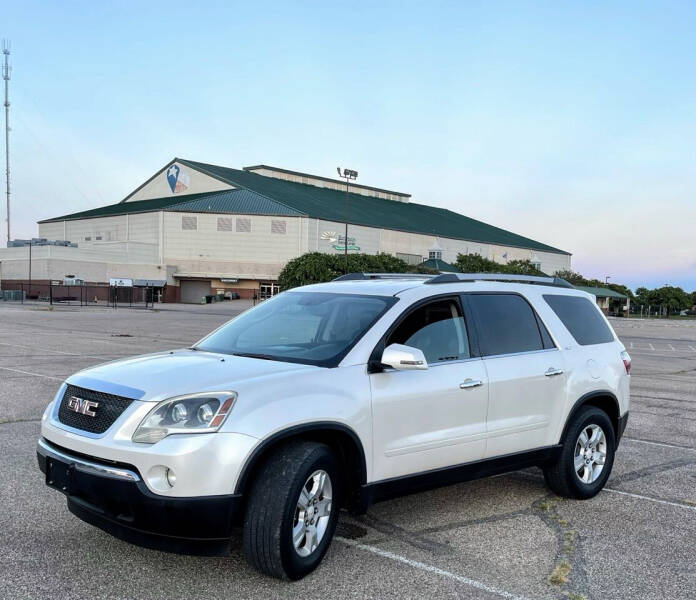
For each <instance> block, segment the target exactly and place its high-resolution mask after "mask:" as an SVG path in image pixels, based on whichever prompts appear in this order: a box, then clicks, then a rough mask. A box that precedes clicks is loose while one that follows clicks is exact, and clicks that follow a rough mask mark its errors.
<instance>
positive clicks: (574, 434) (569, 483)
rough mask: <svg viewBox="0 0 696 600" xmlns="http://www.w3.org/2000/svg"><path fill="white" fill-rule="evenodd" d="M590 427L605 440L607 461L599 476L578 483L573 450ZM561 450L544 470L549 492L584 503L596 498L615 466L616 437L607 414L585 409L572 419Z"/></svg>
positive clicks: (579, 480)
mask: <svg viewBox="0 0 696 600" xmlns="http://www.w3.org/2000/svg"><path fill="white" fill-rule="evenodd" d="M592 425H598V426H599V427H601V429H602V431H603V432H604V435H605V439H606V458H605V461H604V467H603V468H602V471H601V473H600V474H599V477H598V478H597V479H596V480H595V481H593V482H592V483H585V482H583V481H581V479H580V477H579V476H578V474H577V473H576V471H575V466H574V461H575V447H576V444H577V443H578V438H579V437H580V434H581V432H582V431H584V430H586V429H587V428H588V427H590V426H592ZM561 443H562V444H563V448H562V449H561V452H560V454H559V456H558V459H557V460H556V462H555V463H553V464H551V465H548V466H547V467H545V468H544V479H545V480H546V484H547V485H548V486H549V487H550V488H551V490H552V491H553V492H554V493H556V494H558V495H559V496H564V497H565V498H577V499H580V500H584V499H587V498H592V497H593V496H596V495H597V494H598V493H599V492H600V491H601V490H602V488H603V487H604V484H606V482H607V479H609V475H610V474H611V468H612V466H613V465H614V452H615V450H616V434H615V432H614V426H613V425H612V423H611V419H609V416H608V415H607V413H605V412H604V411H603V410H601V409H600V408H597V407H595V406H584V407H582V408H581V409H580V410H578V412H577V413H576V414H575V415H574V416H573V418H572V421H571V422H570V423H569V425H568V428H567V430H566V435H565V438H564V439H563V440H561Z"/></svg>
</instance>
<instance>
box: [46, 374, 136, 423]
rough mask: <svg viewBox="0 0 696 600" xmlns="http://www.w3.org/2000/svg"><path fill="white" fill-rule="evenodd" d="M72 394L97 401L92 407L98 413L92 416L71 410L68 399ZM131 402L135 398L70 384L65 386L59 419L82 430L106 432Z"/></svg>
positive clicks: (59, 408) (59, 409)
mask: <svg viewBox="0 0 696 600" xmlns="http://www.w3.org/2000/svg"><path fill="white" fill-rule="evenodd" d="M71 396H76V397H77V398H83V399H85V400H91V401H92V402H97V403H98V405H97V406H96V407H94V408H93V409H92V411H93V412H95V413H96V415H95V416H94V417H91V416H89V415H83V414H82V413H78V412H75V411H72V410H69V409H68V400H69V398H70V397H71ZM131 402H133V400H132V399H130V398H123V397H122V396H114V395H113V394H105V393H103V392H95V391H93V390H86V389H84V388H81V387H77V386H75V385H68V386H67V387H66V388H65V393H64V394H63V398H62V399H61V401H60V406H59V407H58V420H59V421H60V422H61V423H63V424H64V425H69V426H70V427H74V428H75V429H81V430H82V431H89V432H90V433H104V432H105V431H106V430H107V429H108V428H109V427H111V426H112V425H113V424H114V421H116V419H118V418H119V417H120V416H121V413H123V411H124V410H126V408H128V406H130V403H131Z"/></svg>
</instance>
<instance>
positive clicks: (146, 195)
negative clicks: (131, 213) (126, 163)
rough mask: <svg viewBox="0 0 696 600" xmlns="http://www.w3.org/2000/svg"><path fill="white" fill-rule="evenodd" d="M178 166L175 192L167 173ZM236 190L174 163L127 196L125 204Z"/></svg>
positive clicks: (217, 180)
mask: <svg viewBox="0 0 696 600" xmlns="http://www.w3.org/2000/svg"><path fill="white" fill-rule="evenodd" d="M174 165H176V166H177V167H178V168H179V177H178V181H177V185H176V187H175V190H174V191H172V188H171V186H170V185H169V181H168V179H167V172H168V171H169V169H170V168H171V167H172V166H174ZM231 189H234V188H233V187H232V186H231V185H229V184H227V183H223V182H222V181H220V180H219V179H215V178H214V177H209V176H208V175H204V174H203V173H201V172H200V171H196V170H194V169H190V168H189V167H186V166H184V165H182V164H180V163H177V162H174V163H172V164H170V165H167V166H166V167H165V168H164V170H163V171H161V172H160V173H157V175H155V176H154V177H153V178H152V180H151V181H149V182H147V183H146V184H145V185H144V186H143V187H141V188H140V189H139V190H136V191H135V192H133V193H132V194H131V195H130V196H127V197H126V199H125V202H137V201H138V200H148V199H151V198H169V197H174V196H186V195H187V194H198V193H200V192H217V191H220V190H231Z"/></svg>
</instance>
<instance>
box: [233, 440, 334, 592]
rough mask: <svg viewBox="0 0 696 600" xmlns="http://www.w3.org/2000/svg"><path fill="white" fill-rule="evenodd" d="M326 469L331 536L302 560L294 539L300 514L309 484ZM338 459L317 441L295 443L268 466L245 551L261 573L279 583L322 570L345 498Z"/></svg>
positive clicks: (259, 478) (255, 492) (252, 505)
mask: <svg viewBox="0 0 696 600" xmlns="http://www.w3.org/2000/svg"><path fill="white" fill-rule="evenodd" d="M317 470H323V471H325V472H326V473H327V474H328V476H329V478H330V484H331V487H332V504H331V511H330V513H329V520H328V524H327V526H326V530H325V533H324V534H323V537H322V538H321V541H320V543H319V544H318V546H317V547H316V549H315V550H314V551H313V552H311V554H309V555H308V556H300V554H299V553H298V551H297V550H296V549H295V545H294V543H293V539H292V529H293V524H294V521H295V510H296V508H297V502H298V498H299V497H300V492H301V491H302V488H303V486H304V485H305V482H307V480H308V478H309V477H310V476H311V475H312V474H313V473H315V472H316V471H317ZM340 486H341V481H340V470H339V466H338V461H337V460H336V457H335V456H334V454H333V452H332V451H331V449H330V448H329V447H328V446H326V445H324V444H319V443H316V442H305V441H295V442H289V443H288V444H285V445H283V446H281V447H279V448H278V449H276V450H274V451H273V452H272V454H271V455H270V456H269V457H268V458H267V459H266V460H265V461H264V462H263V464H262V465H261V467H260V468H259V470H258V471H257V473H256V475H255V478H254V482H253V484H252V486H251V491H250V493H249V499H248V502H247V508H246V514H245V516H244V533H243V538H244V553H245V554H246V556H247V559H248V560H249V562H250V563H251V564H252V565H253V566H254V567H255V568H256V569H257V570H259V571H260V572H261V573H264V574H266V575H270V576H272V577H277V578H279V579H293V580H296V579H301V578H302V577H304V576H305V575H307V574H309V573H311V572H312V571H313V570H314V569H316V568H317V566H318V565H319V563H320V562H321V560H322V558H324V554H326V551H327V550H328V548H329V545H330V544H331V539H332V538H333V534H334V531H335V530H336V524H337V522H338V513H339V507H340V499H341V487H340Z"/></svg>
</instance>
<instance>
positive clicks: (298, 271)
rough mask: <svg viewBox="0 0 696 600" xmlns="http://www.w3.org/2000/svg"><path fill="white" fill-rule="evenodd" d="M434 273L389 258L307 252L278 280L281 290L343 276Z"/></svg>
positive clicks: (290, 265) (374, 255)
mask: <svg viewBox="0 0 696 600" xmlns="http://www.w3.org/2000/svg"><path fill="white" fill-rule="evenodd" d="M346 272H348V273H361V272H365V273H409V272H410V273H436V271H433V270H432V269H427V268H425V267H421V266H420V265H416V266H410V265H408V264H407V263H405V262H404V261H403V260H401V259H399V258H396V257H394V256H392V255H391V254H348V267H347V270H346V257H345V255H344V254H324V253H323V252H308V253H307V254H303V255H302V256H298V257H297V258H293V259H292V260H291V261H289V262H288V263H287V264H286V265H285V267H284V268H283V270H282V271H281V272H280V276H279V277H278V284H279V285H280V289H281V290H283V291H284V290H289V289H292V288H294V287H298V286H301V285H309V284H311V283H324V282H325V281H331V280H332V279H335V278H336V277H338V276H340V275H343V274H344V273H346Z"/></svg>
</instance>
